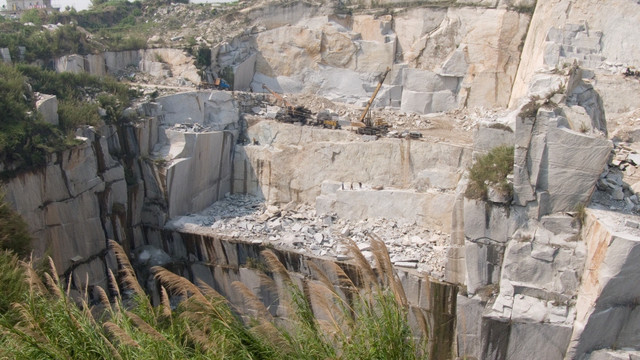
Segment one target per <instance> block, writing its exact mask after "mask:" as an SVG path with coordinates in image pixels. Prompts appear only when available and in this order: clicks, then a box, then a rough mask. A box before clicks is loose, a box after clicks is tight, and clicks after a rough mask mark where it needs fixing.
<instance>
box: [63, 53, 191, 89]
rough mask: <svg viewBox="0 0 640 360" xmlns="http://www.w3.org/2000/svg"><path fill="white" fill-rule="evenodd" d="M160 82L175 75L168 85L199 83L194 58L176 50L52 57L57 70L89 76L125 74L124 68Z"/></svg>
mask: <svg viewBox="0 0 640 360" xmlns="http://www.w3.org/2000/svg"><path fill="white" fill-rule="evenodd" d="M129 66H134V67H136V68H137V69H138V70H139V71H141V72H143V73H147V74H149V75H150V76H152V77H154V78H157V79H160V80H159V81H164V79H166V78H175V81H174V84H172V85H186V84H187V83H189V84H192V85H198V84H200V82H201V79H200V75H199V74H198V69H197V68H196V67H195V64H194V59H193V57H191V56H188V55H186V54H185V53H184V51H182V50H180V49H149V50H129V51H117V52H113V51H108V52H104V53H102V54H97V55H84V56H83V55H67V56H62V57H60V58H58V59H56V60H55V68H56V71H58V72H63V71H70V72H76V73H77V72H88V73H90V74H91V75H97V76H104V75H107V74H109V75H116V76H118V75H121V74H123V73H125V74H127V75H128V73H127V67H129Z"/></svg>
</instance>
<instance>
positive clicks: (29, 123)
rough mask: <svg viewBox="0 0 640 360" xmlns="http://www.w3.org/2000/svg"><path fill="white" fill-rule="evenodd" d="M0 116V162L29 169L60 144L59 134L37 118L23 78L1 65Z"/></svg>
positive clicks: (12, 69) (15, 71)
mask: <svg viewBox="0 0 640 360" xmlns="http://www.w3.org/2000/svg"><path fill="white" fill-rule="evenodd" d="M0 114H2V117H1V118H0V162H3V163H5V164H9V165H11V166H12V167H13V168H31V167H34V166H38V165H41V164H43V163H44V161H45V160H46V156H47V153H49V152H51V151H55V150H58V149H60V148H61V146H63V144H64V137H63V136H62V135H61V132H60V131H59V130H58V129H57V128H55V127H54V126H52V125H49V124H46V123H44V122H42V121H41V120H40V118H39V117H38V116H37V113H36V112H35V101H34V98H33V93H32V92H31V90H30V88H29V85H28V83H27V82H26V78H25V77H24V76H23V74H22V73H21V72H20V71H18V70H17V69H16V68H14V67H13V66H10V65H5V64H0Z"/></svg>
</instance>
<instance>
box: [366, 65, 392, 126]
mask: <svg viewBox="0 0 640 360" xmlns="http://www.w3.org/2000/svg"><path fill="white" fill-rule="evenodd" d="M389 71H391V68H390V67H387V70H385V71H384V73H383V74H382V78H381V79H380V82H378V86H377V87H376V90H375V91H374V92H373V95H371V99H369V102H368V103H367V107H366V108H365V109H364V111H363V112H362V115H360V118H359V119H358V121H359V122H363V120H364V118H365V116H367V113H368V112H369V109H370V108H371V105H372V104H373V100H375V98H376V95H378V91H380V88H381V87H382V83H383V82H384V79H385V78H386V77H387V74H388V73H389ZM367 125H369V126H371V124H367Z"/></svg>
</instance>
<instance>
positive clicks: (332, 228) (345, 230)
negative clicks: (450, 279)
mask: <svg viewBox="0 0 640 360" xmlns="http://www.w3.org/2000/svg"><path fill="white" fill-rule="evenodd" d="M166 228H167V229H170V230H174V231H180V232H189V233H197V234H205V235H213V236H215V235H218V236H227V237H231V238H233V239H238V240H242V241H249V242H253V243H258V244H269V245H272V246H275V247H277V248H282V249H287V250H293V251H297V252H301V253H305V254H312V255H314V256H317V257H333V258H334V259H336V260H339V261H344V260H349V259H350V257H349V256H348V255H347V247H346V242H347V239H351V240H353V241H355V242H356V244H357V245H358V247H359V248H360V250H361V251H362V252H363V255H364V256H365V257H366V258H367V260H369V261H370V262H373V254H372V253H371V251H370V249H369V238H368V235H370V234H374V235H377V236H378V237H380V239H382V240H383V241H384V242H385V244H386V245H387V248H388V249H389V254H390V256H391V261H392V262H393V263H394V265H396V266H399V267H404V268H410V269H417V270H418V271H420V272H422V273H428V274H430V275H431V276H433V277H435V278H441V277H442V276H443V271H444V259H445V256H444V254H445V252H446V244H447V242H448V239H447V235H446V234H444V233H442V232H440V231H433V230H429V229H427V228H424V227H421V226H417V225H416V224H415V223H408V222H407V221H394V220H388V219H384V218H377V219H361V220H359V221H358V220H351V221H350V220H346V219H342V218H339V217H337V216H335V215H324V216H320V215H317V214H316V211H315V209H314V208H313V207H312V206H310V205H305V204H296V203H293V202H291V203H288V204H285V205H283V206H276V205H267V204H265V203H264V200H262V199H259V198H256V197H254V196H248V195H241V194H228V195H227V196H225V198H224V199H222V200H219V201H217V202H215V203H214V204H213V205H211V206H210V207H209V208H207V209H205V210H203V211H201V212H199V213H197V214H190V215H186V216H182V217H178V218H175V219H172V220H171V221H170V222H169V223H167V225H166Z"/></svg>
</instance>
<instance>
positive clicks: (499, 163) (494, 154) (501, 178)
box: [465, 145, 513, 200]
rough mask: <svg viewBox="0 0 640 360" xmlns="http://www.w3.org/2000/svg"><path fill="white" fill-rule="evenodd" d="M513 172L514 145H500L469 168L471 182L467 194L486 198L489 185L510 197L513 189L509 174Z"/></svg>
mask: <svg viewBox="0 0 640 360" xmlns="http://www.w3.org/2000/svg"><path fill="white" fill-rule="evenodd" d="M511 172H513V146H506V145H502V146H498V147H495V148H493V149H491V151H489V152H488V153H487V154H486V155H483V156H480V157H479V158H478V159H477V161H476V162H475V164H473V166H472V167H471V168H470V169H469V184H468V185H467V190H466V192H465V196H466V197H467V198H469V199H480V200H486V199H487V193H488V191H489V187H490V186H491V187H493V188H494V189H496V190H497V191H499V192H500V193H502V194H503V195H506V196H507V197H510V196H511V194H512V192H513V189H512V186H511V184H510V183H509V182H508V181H507V175H509V174H511Z"/></svg>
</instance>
